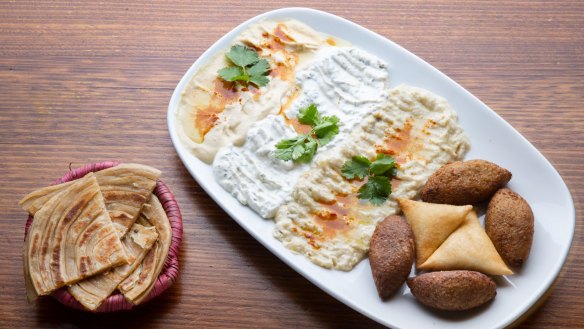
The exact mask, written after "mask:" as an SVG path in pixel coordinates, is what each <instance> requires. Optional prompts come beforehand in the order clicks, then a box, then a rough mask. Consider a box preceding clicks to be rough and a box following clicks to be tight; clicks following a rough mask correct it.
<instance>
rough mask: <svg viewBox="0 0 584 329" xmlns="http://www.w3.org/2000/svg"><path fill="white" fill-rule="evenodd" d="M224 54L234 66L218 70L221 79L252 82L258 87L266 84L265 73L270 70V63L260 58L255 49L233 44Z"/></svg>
mask: <svg viewBox="0 0 584 329" xmlns="http://www.w3.org/2000/svg"><path fill="white" fill-rule="evenodd" d="M225 56H227V58H229V60H230V61H231V63H233V64H234V65H235V66H228V67H225V68H222V69H221V70H219V71H218V72H217V74H219V76H220V77H221V79H223V80H225V81H235V82H238V83H240V84H244V85H247V84H248V83H253V84H254V85H256V86H258V87H263V86H265V85H267V84H268V81H269V80H268V77H267V75H268V73H269V72H270V63H268V61H267V60H265V59H260V56H259V55H258V53H257V52H256V51H255V50H253V49H251V48H249V47H246V46H243V45H234V46H233V47H231V49H230V50H229V52H228V53H227V54H225Z"/></svg>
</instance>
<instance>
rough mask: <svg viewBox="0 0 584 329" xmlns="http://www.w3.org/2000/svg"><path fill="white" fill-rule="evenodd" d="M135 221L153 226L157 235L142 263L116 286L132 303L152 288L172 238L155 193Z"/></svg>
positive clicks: (143, 296) (139, 301)
mask: <svg viewBox="0 0 584 329" xmlns="http://www.w3.org/2000/svg"><path fill="white" fill-rule="evenodd" d="M137 223H139V224H141V225H144V226H153V227H155V228H156V231H157V232H158V235H159V237H158V240H157V241H156V243H155V244H154V247H153V248H152V249H151V250H150V252H148V254H147V255H146V257H145V258H144V260H143V261H142V263H141V264H140V265H139V266H138V267H137V268H136V269H135V270H134V272H133V273H132V274H130V275H129V276H128V277H127V278H126V279H125V280H124V281H123V282H122V283H121V284H120V285H119V287H118V289H119V290H120V292H122V293H123V294H124V296H125V297H126V299H128V300H129V301H130V302H132V303H134V304H140V303H141V302H142V301H143V300H144V299H145V298H146V297H147V296H148V294H149V293H150V291H151V290H152V289H153V288H154V284H155V283H156V279H157V278H158V275H159V274H160V272H161V271H162V269H163V267H164V263H165V261H166V257H167V256H168V251H169V248H170V243H171V240H172V229H171V227H170V222H169V221H168V217H167V216H166V213H165V211H164V208H163V207H162V204H161V203H160V201H159V200H158V198H157V197H156V195H152V196H151V197H150V201H149V202H148V203H147V204H145V205H144V208H143V209H142V212H141V213H140V217H139V218H138V220H137Z"/></svg>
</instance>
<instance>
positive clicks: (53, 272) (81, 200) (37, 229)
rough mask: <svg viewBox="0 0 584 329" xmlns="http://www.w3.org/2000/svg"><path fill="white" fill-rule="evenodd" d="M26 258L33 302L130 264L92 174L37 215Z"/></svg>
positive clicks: (27, 240)
mask: <svg viewBox="0 0 584 329" xmlns="http://www.w3.org/2000/svg"><path fill="white" fill-rule="evenodd" d="M24 252H25V254H24V271H25V277H26V279H25V280H27V288H28V289H29V291H27V295H28V296H29V298H31V297H35V296H36V295H48V294H50V293H51V292H53V291H54V290H56V289H58V288H60V287H63V286H65V285H69V284H72V283H75V282H77V281H79V280H82V279H84V278H86V277H89V276H92V275H94V274H97V273H100V272H103V271H105V270H107V269H109V268H111V267H114V266H118V265H121V264H126V263H128V262H129V257H128V255H127V254H126V252H125V250H124V247H123V245H122V243H121V241H120V238H119V236H118V235H117V232H116V230H115V228H114V226H113V224H112V222H111V220H110V218H109V215H108V213H107V210H106V208H105V204H104V201H103V197H102V195H101V193H100V190H99V186H98V185H97V179H96V178H95V175H94V174H93V173H89V174H87V175H86V176H85V177H83V178H81V179H79V180H76V181H75V183H73V184H70V185H69V186H68V187H67V188H66V189H64V190H62V191H60V192H59V193H57V194H55V195H54V196H53V197H52V198H51V199H49V200H48V201H47V202H46V203H45V205H44V206H43V207H42V208H41V209H40V210H39V211H37V212H36V214H35V216H34V220H33V222H32V225H31V227H30V230H29V232H28V235H27V237H26V241H25V250H24ZM31 289H32V291H31Z"/></svg>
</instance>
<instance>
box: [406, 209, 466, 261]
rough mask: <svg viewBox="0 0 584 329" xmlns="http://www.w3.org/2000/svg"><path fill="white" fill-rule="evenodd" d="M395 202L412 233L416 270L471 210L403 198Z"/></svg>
mask: <svg viewBox="0 0 584 329" xmlns="http://www.w3.org/2000/svg"><path fill="white" fill-rule="evenodd" d="M397 201H398V202H399V205H400V207H401V209H402V211H403V212H404V215H405V217H406V219H407V220H408V222H409V223H410V226H411V227H412V231H413V232H414V238H415V244H416V266H417V267H418V268H419V267H420V265H421V264H422V263H424V262H425V261H426V260H427V259H428V257H430V255H432V254H433V253H434V251H436V249H438V247H440V245H441V244H442V243H443V242H444V241H445V240H446V239H447V238H448V237H449V236H450V234H451V233H452V232H454V231H455V230H456V229H457V228H458V227H459V226H460V225H461V224H462V223H463V222H464V219H465V218H466V216H467V215H468V213H469V212H470V211H471V210H472V206H470V205H468V206H452V205H447V204H436V203H427V202H421V201H413V200H408V199H403V198H398V199H397Z"/></svg>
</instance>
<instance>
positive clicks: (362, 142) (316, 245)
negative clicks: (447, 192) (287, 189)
mask: <svg viewBox="0 0 584 329" xmlns="http://www.w3.org/2000/svg"><path fill="white" fill-rule="evenodd" d="M457 121H458V118H457V114H456V112H454V110H452V108H451V107H450V106H449V105H448V102H447V101H446V100H445V99H444V98H442V97H439V96H436V95H434V94H432V93H430V92H428V91H425V90H423V89H419V88H415V87H410V86H405V85H402V86H399V87H397V88H394V89H392V90H391V91H390V93H389V97H388V99H387V102H386V103H385V104H384V106H383V107H382V108H381V109H379V110H377V111H375V112H373V113H370V114H368V115H367V116H365V117H364V118H363V120H362V121H361V123H360V124H359V125H358V126H357V127H356V128H355V130H354V131H353V132H352V133H351V134H350V136H348V137H347V138H346V140H345V141H344V142H343V143H342V144H340V145H338V146H336V147H335V148H332V149H330V150H328V151H327V152H326V153H322V154H321V155H320V156H319V157H318V158H317V159H315V161H314V162H313V163H312V164H311V166H310V169H309V170H307V171H306V172H304V173H303V174H302V175H300V177H299V178H298V179H297V182H296V185H295V186H294V188H293V190H292V194H291V195H292V200H291V201H290V202H288V203H286V204H284V205H283V206H281V207H280V208H278V211H277V214H276V217H275V221H276V228H275V230H274V235H275V237H276V238H277V239H279V240H280V241H282V243H283V244H284V245H285V246H286V247H287V248H289V249H291V250H293V251H295V252H297V253H300V254H303V255H305V256H307V257H308V258H309V259H310V260H311V261H312V262H314V263H316V264H318V265H320V266H322V267H325V268H334V269H338V270H344V271H348V270H351V269H352V268H353V267H354V266H355V265H356V264H357V263H358V262H359V261H361V260H362V259H363V258H364V257H365V255H366V254H367V251H368V250H369V241H370V239H371V235H372V234H373V231H374V229H375V226H376V225H377V224H378V223H379V222H381V221H382V220H383V219H384V218H385V217H387V216H389V215H392V214H396V213H397V212H398V211H399V207H398V205H397V202H396V201H395V200H396V198H398V197H401V198H407V199H412V198H414V197H415V196H416V194H417V193H418V192H419V191H420V189H421V188H422V186H423V185H424V184H425V182H426V181H427V180H428V178H429V177H430V175H431V174H432V173H433V172H434V171H436V170H437V169H438V168H439V167H441V166H442V165H444V164H446V163H449V162H452V161H456V160H460V159H462V157H463V156H464V154H465V153H466V151H467V150H468V147H469V143H468V139H467V137H466V135H465V134H464V132H463V130H462V128H461V127H460V125H459V124H458V122H457ZM379 153H384V154H390V155H392V156H393V157H394V158H395V160H396V163H397V165H398V170H397V175H396V177H395V178H394V179H392V182H391V183H392V184H391V185H392V193H391V195H390V196H389V199H388V200H387V201H386V202H385V203H383V204H382V205H380V206H374V205H372V204H371V203H369V202H367V201H365V200H360V199H358V198H357V194H358V193H357V191H358V189H359V188H360V187H361V185H362V184H363V183H364V181H357V180H355V181H350V180H347V179H345V178H344V177H343V176H342V175H341V167H342V166H343V164H344V163H345V162H347V161H349V160H350V159H351V158H352V157H353V156H365V157H367V158H369V159H371V160H373V159H375V156H376V155H377V154H379Z"/></svg>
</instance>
